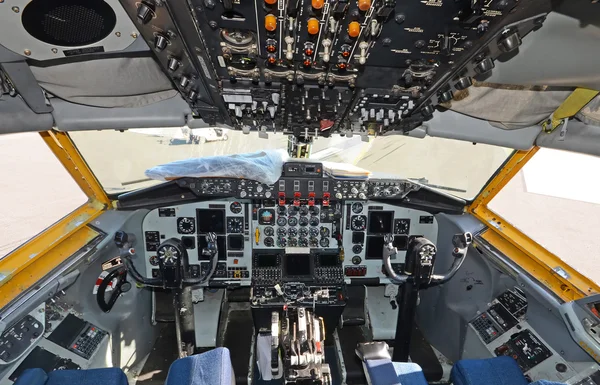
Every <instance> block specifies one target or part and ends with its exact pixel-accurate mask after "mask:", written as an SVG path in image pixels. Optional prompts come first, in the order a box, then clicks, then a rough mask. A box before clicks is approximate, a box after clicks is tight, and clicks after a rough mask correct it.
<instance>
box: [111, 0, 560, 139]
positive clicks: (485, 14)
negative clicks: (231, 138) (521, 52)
mask: <svg viewBox="0 0 600 385" xmlns="http://www.w3.org/2000/svg"><path fill="white" fill-rule="evenodd" d="M121 3H122V4H123V6H124V7H125V9H126V11H127V13H128V14H129V16H130V17H131V18H132V19H133V20H134V21H135V22H136V25H137V27H138V29H139V31H140V33H141V34H142V36H144V38H145V40H146V41H148V42H149V44H150V46H151V47H152V49H153V51H154V54H155V55H156V56H157V59H158V61H159V63H160V64H161V65H162V66H163V69H164V71H165V73H166V74H167V75H168V76H169V77H170V78H171V80H172V82H173V84H174V85H175V86H176V87H177V89H178V90H179V92H180V93H181V94H182V96H184V99H185V100H186V101H187V102H188V103H189V105H190V107H191V109H192V111H193V113H194V115H195V116H196V117H200V118H202V119H203V120H204V121H206V122H208V123H209V124H212V123H216V122H221V123H226V124H229V125H231V126H233V127H235V128H237V129H241V130H244V131H249V130H257V131H263V132H265V131H267V132H268V131H273V132H284V133H288V134H294V135H297V136H304V137H314V136H328V135H330V134H331V133H333V132H344V133H345V132H358V133H361V134H379V133H382V132H385V131H390V130H398V131H405V132H406V131H409V130H411V129H413V128H415V127H417V126H418V125H420V123H421V122H423V121H424V120H428V119H430V118H431V117H432V115H433V111H434V106H435V105H438V104H440V103H445V102H448V101H450V100H452V99H453V97H454V94H456V93H459V92H460V91H463V90H465V89H466V88H468V87H469V86H471V85H472V83H473V80H472V77H476V76H479V77H483V78H485V76H487V75H489V73H490V71H492V70H493V68H494V60H496V59H497V58H498V57H500V56H501V55H504V54H508V55H512V54H514V53H515V52H516V50H517V49H518V47H519V45H520V44H521V40H522V38H523V37H524V36H525V35H526V34H528V33H529V32H531V31H532V30H534V29H536V28H539V27H540V26H541V25H542V24H543V22H544V18H545V15H546V14H547V13H548V12H549V11H550V9H551V7H550V2H549V1H548V2H546V1H529V2H519V1H517V0H485V1H484V0H481V1H479V0H476V1H467V0H456V1H446V0H424V1H414V2H403V1H394V0H352V1H348V0H310V1H309V0H253V1H232V0H224V1H215V0H192V1H189V2H185V1H182V0H174V1H172V2H171V3H170V4H169V6H168V7H164V6H162V2H161V1H158V0H143V1H134V0H121ZM176 32H177V33H176ZM508 55H505V56H508Z"/></svg>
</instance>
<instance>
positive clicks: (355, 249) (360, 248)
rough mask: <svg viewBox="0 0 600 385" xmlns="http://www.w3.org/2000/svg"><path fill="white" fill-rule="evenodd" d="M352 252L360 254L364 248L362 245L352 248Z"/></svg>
mask: <svg viewBox="0 0 600 385" xmlns="http://www.w3.org/2000/svg"><path fill="white" fill-rule="evenodd" d="M352 252H353V253H354V254H360V253H361V252H362V246H361V245H354V246H352Z"/></svg>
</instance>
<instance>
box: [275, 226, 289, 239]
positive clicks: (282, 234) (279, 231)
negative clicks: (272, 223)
mask: <svg viewBox="0 0 600 385" xmlns="http://www.w3.org/2000/svg"><path fill="white" fill-rule="evenodd" d="M286 234H287V230H286V229H285V227H280V228H278V229H277V236H279V237H285V236H286Z"/></svg>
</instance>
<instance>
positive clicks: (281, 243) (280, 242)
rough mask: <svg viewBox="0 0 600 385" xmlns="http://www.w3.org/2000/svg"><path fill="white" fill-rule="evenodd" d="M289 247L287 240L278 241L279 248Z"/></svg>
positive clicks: (280, 239)
mask: <svg viewBox="0 0 600 385" xmlns="http://www.w3.org/2000/svg"><path fill="white" fill-rule="evenodd" d="M286 246H287V240H286V239H285V238H279V239H278V240H277V247H286Z"/></svg>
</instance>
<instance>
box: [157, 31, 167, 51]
mask: <svg viewBox="0 0 600 385" xmlns="http://www.w3.org/2000/svg"><path fill="white" fill-rule="evenodd" d="M167 45H169V39H167V37H166V36H164V35H161V34H157V35H156V37H155V38H154V48H155V49H156V50H157V51H162V50H163V49H165V48H167Z"/></svg>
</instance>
